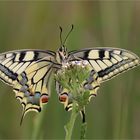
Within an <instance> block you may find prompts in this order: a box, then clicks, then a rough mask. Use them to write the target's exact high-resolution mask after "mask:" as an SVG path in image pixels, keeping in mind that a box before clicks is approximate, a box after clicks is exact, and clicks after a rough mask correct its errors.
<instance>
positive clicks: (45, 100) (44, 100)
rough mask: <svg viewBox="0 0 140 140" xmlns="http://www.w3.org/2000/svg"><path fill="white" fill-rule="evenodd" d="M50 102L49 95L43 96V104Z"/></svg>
mask: <svg viewBox="0 0 140 140" xmlns="http://www.w3.org/2000/svg"><path fill="white" fill-rule="evenodd" d="M48 100H49V96H48V95H46V94H44V95H42V96H41V102H42V103H47V102H48Z"/></svg>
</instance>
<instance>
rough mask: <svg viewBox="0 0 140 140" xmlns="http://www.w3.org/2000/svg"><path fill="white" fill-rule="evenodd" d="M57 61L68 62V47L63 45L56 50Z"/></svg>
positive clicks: (60, 62)
mask: <svg viewBox="0 0 140 140" xmlns="http://www.w3.org/2000/svg"><path fill="white" fill-rule="evenodd" d="M56 61H57V63H59V64H64V63H67V61H68V52H67V48H66V47H65V46H64V45H62V46H61V47H60V48H59V49H58V51H57V52H56Z"/></svg>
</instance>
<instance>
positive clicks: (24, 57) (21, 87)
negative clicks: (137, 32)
mask: <svg viewBox="0 0 140 140" xmlns="http://www.w3.org/2000/svg"><path fill="white" fill-rule="evenodd" d="M60 29H61V32H60V40H61V46H60V48H59V49H58V50H57V51H56V52H53V51H48V50H18V51H10V52H5V53H1V54H0V79H1V80H2V81H3V82H5V83H6V84H8V85H10V86H12V87H13V90H14V92H15V96H16V98H17V99H19V100H20V103H21V104H22V106H23V115H22V119H23V117H24V116H25V114H26V113H27V112H28V111H37V112H40V111H41V109H42V106H43V105H44V104H46V103H47V102H48V100H49V97H50V90H49V80H50V76H51V74H53V73H57V71H58V69H61V68H62V66H63V65H64V64H65V63H69V62H74V61H83V60H85V61H87V62H88V64H89V66H90V67H91V74H90V77H89V79H87V82H86V85H85V88H89V89H90V93H91V95H93V96H96V94H97V90H98V89H99V86H100V84H101V83H102V82H105V81H107V80H109V79H111V78H112V77H114V76H116V75H118V74H120V73H122V72H125V71H127V70H129V69H131V68H133V67H135V66H137V65H139V63H140V59H139V57H138V56H137V55H136V54H134V53H132V52H130V51H127V50H124V49H120V48H88V49H83V50H76V51H71V52H68V51H67V48H66V47H65V45H64V44H65V41H66V39H67V37H68V35H69V33H70V32H71V31H72V29H73V26H72V29H71V31H70V32H69V33H68V35H67V36H66V39H65V40H64V42H62V39H61V33H62V28H60ZM56 87H57V92H58V95H59V99H60V101H61V102H62V103H64V104H65V108H66V109H67V110H69V109H70V104H71V102H69V101H68V102H67V103H66V98H67V99H68V97H69V96H68V94H63V93H67V91H65V89H63V88H62V87H61V85H59V83H58V82H56ZM22 119H21V121H22Z"/></svg>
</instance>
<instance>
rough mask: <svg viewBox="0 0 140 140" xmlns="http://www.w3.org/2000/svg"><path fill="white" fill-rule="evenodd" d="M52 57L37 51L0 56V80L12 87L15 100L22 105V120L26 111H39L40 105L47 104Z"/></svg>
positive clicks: (49, 53) (52, 54) (50, 54)
mask: <svg viewBox="0 0 140 140" xmlns="http://www.w3.org/2000/svg"><path fill="white" fill-rule="evenodd" d="M54 56H55V53H53V52H51V51H39V50H23V51H12V52H7V53H3V54H1V55H0V78H1V80H2V81H4V82H5V83H7V84H9V85H10V86H13V88H14V92H15V93H16V98H17V99H19V100H20V102H21V104H22V105H23V115H22V119H23V117H24V116H25V114H26V113H27V112H28V111H31V110H34V111H41V105H42V103H47V101H48V97H49V92H48V79H49V77H50V74H51V72H52V65H53V60H54ZM22 119H21V121H22Z"/></svg>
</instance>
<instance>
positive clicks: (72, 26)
mask: <svg viewBox="0 0 140 140" xmlns="http://www.w3.org/2000/svg"><path fill="white" fill-rule="evenodd" d="M73 28H74V25H73V24H72V25H71V29H70V31H69V32H68V34H67V36H66V38H65V40H64V42H63V44H65V42H66V40H67V38H68V37H69V35H70V33H71V32H72V30H73Z"/></svg>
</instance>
